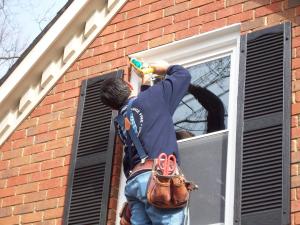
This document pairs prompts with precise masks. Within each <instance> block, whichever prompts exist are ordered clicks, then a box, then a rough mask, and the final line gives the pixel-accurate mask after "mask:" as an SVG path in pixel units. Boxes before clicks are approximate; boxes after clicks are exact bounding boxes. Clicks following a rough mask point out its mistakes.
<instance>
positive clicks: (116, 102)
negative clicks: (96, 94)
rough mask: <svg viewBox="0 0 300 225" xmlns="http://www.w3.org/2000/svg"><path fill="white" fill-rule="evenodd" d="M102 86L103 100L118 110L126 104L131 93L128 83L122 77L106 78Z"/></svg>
mask: <svg viewBox="0 0 300 225" xmlns="http://www.w3.org/2000/svg"><path fill="white" fill-rule="evenodd" d="M101 87H102V88H101V89H102V92H101V101H102V102H103V104H105V105H107V106H109V107H111V108H112V109H116V110H119V109H120V108H121V107H122V106H123V105H124V103H125V101H126V100H127V99H128V97H129V96H130V93H131V90H130V88H129V87H128V84H127V83H126V82H125V81H123V80H122V79H120V78H109V79H107V80H104V81H103V83H102V85H101Z"/></svg>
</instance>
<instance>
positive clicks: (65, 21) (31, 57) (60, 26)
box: [0, 0, 89, 103]
mask: <svg viewBox="0 0 300 225" xmlns="http://www.w3.org/2000/svg"><path fill="white" fill-rule="evenodd" d="M88 2H89V1H87V0H81V1H73V2H72V4H71V5H70V6H69V7H68V8H67V9H66V11H65V12H64V13H63V14H62V15H61V16H60V17H59V18H58V20H57V21H56V22H55V23H54V24H53V25H52V27H51V28H50V29H49V30H48V31H47V33H46V34H45V35H44V36H43V37H42V38H41V40H40V41H39V42H38V43H37V44H36V46H34V48H33V49H32V50H31V51H30V52H29V54H28V55H27V56H26V57H25V58H24V59H23V60H22V62H21V63H20V64H19V65H18V67H17V68H16V69H15V70H14V71H13V72H12V74H11V75H10V76H9V77H8V78H7V79H6V81H5V82H4V83H3V84H2V85H1V87H0V103H1V102H2V101H3V100H4V99H5V98H6V97H7V96H8V95H9V94H11V93H12V92H13V89H14V87H15V86H16V84H17V83H19V82H20V81H21V80H22V79H23V78H24V76H25V75H26V74H28V71H29V70H30V69H31V68H32V66H33V65H34V64H35V63H36V61H37V60H38V59H39V58H40V57H41V56H42V55H43V54H45V52H46V51H47V49H48V48H49V47H50V46H51V44H52V43H54V42H55V41H56V39H57V37H58V36H59V34H61V33H62V31H63V30H64V29H65V28H66V27H68V25H69V24H70V23H71V21H72V19H73V18H74V17H75V16H76V15H77V14H78V13H79V12H80V10H81V9H82V8H83V7H84V6H85V5H86V4H87V3H88Z"/></svg>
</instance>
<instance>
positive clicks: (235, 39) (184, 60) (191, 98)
mask: <svg viewBox="0 0 300 225" xmlns="http://www.w3.org/2000/svg"><path fill="white" fill-rule="evenodd" d="M219 37H222V38H219ZM238 46H239V25H234V26H231V27H228V28H226V29H221V30H218V31H214V32H209V33H207V34H203V35H199V36H197V37H192V38H188V39H185V40H183V41H178V42H175V43H172V44H170V45H165V46H162V47H158V48H155V49H151V50H149V51H146V52H142V53H138V54H136V55H134V56H133V57H137V58H143V59H144V60H145V61H147V62H151V61H156V60H160V59H163V60H166V61H168V62H169V63H170V64H180V65H183V66H184V67H186V68H188V70H189V71H190V73H191V75H192V82H191V84H192V85H193V86H192V88H194V89H192V90H190V91H191V92H192V94H188V95H186V96H185V97H184V99H183V101H182V102H181V103H180V105H179V106H178V108H177V110H176V112H175V113H174V117H173V121H174V126H175V129H176V130H177V131H178V133H181V134H182V133H185V134H188V136H187V135H185V137H184V138H180V139H183V140H179V141H178V144H179V148H180V152H181V159H182V162H183V163H182V164H183V165H188V164H189V165H192V164H191V161H190V157H191V158H194V159H195V158H199V159H198V160H196V161H193V163H196V164H197V165H196V167H190V168H188V167H187V168H183V169H184V172H185V174H186V176H187V177H188V178H190V179H192V180H195V181H196V182H197V183H198V184H199V185H200V187H201V188H200V191H196V192H194V193H193V194H192V196H193V197H192V199H195V200H193V201H192V202H191V204H192V205H193V204H196V202H197V200H199V199H201V202H200V201H198V202H199V203H200V204H201V206H200V208H201V210H198V211H194V212H193V211H191V212H190V213H191V221H190V224H205V225H208V224H223V223H224V220H225V209H226V204H228V205H230V204H232V205H233V196H227V197H226V194H228V193H229V195H232V194H230V192H228V193H226V189H227V190H229V189H231V191H233V187H234V184H233V182H234V178H233V176H234V168H231V166H233V165H232V164H229V168H228V166H227V163H226V162H227V160H228V159H227V158H228V151H227V149H228V147H227V146H228V144H231V145H232V140H231V141H230V140H228V130H229V129H232V128H233V127H234V126H233V125H230V124H231V123H234V119H233V118H234V117H235V116H234V114H235V110H234V108H235V106H236V104H235V103H234V102H233V103H232V104H231V103H230V104H229V102H231V101H235V100H234V99H236V90H237V87H236V85H237V82H234V80H235V79H234V78H235V77H236V76H237V70H238V67H237V65H238V62H237V61H236V60H237V59H238V55H236V54H238ZM232 65H233V66H232ZM133 80H135V81H136V85H137V86H138V82H137V79H136V78H135V77H132V81H133ZM198 86H200V87H201V88H202V90H200V91H202V92H203V91H204V94H206V95H209V96H211V97H212V98H213V99H214V103H215V106H216V105H218V106H219V110H218V112H213V111H212V110H211V107H210V105H207V104H204V105H205V107H204V106H203V102H202V104H200V103H199V96H198V95H199V94H200V95H202V94H203V93H202V92H201V93H199V90H198V89H199V87H198ZM203 88H204V90H203ZM190 89H191V88H190ZM229 90H230V91H229ZM195 96H196V97H195ZM197 99H198V100H197ZM231 99H232V100H231ZM213 108H215V107H213ZM229 112H231V114H232V115H231V116H230V115H229ZM208 115H209V121H210V123H208V120H207V116H208ZM216 117H219V118H220V119H219V121H220V123H219V124H215V123H214V121H215V119H213V120H210V119H211V118H216ZM211 121H213V123H214V124H212V123H211ZM183 131H184V132H183ZM208 133H209V134H208ZM232 133H234V131H233V132H232ZM231 139H234V137H231ZM216 143H217V144H216ZM199 145H203V146H204V145H205V147H204V148H203V151H202V152H200V151H197V149H195V147H193V146H199ZM212 148H213V149H212ZM186 149H188V150H186ZM205 149H206V150H205ZM230 149H231V151H233V152H234V148H233V147H231V148H230ZM208 150H210V151H208ZM188 151H189V154H185V153H187V152H188ZM231 151H230V154H232V152H231ZM199 154H200V155H199ZM204 155H205V157H204ZM185 156H186V157H185ZM212 156H213V157H212ZM216 156H217V157H216ZM231 157H233V158H234V155H231ZM229 158H230V157H229ZM201 160H203V161H206V164H203V163H201ZM209 160H210V161H209ZM185 161H186V162H185ZM208 164H210V167H209V168H210V169H209V170H210V171H208V167H207V166H208ZM213 166H217V167H214V168H216V169H215V170H214V171H213V172H214V173H211V168H212V167H213ZM195 168H196V170H197V171H199V173H197V174H203V176H202V177H197V176H195V173H193V172H192V170H193V171H195ZM228 170H230V171H231V172H230V174H231V176H232V177H230V176H229V177H226V173H227V171H228ZM200 171H203V172H205V171H206V173H200ZM203 180H205V182H206V181H208V180H210V183H207V184H208V185H207V186H206V187H205V188H204V185H203V184H204V183H205V182H203ZM124 185H125V178H124V177H123V178H122V179H121V185H120V190H121V191H120V193H119V205H118V208H120V207H121V205H122V203H121V202H122V201H125V198H124V196H123V195H124V192H123V191H122V190H124ZM209 185H210V187H209ZM227 186H228V187H227ZM204 190H206V191H204ZM196 196H197V197H196ZM225 197H226V199H227V200H226V202H225ZM203 199H205V202H203V201H202V200H203ZM207 202H209V203H210V204H211V205H210V207H214V209H213V210H215V212H213V210H211V208H210V209H208V210H204V211H203V209H205V208H206V209H207V208H208V207H207V206H206V203H207ZM198 207H199V205H195V206H192V207H191V208H198ZM232 208H233V207H231V210H230V211H229V212H230V213H231V214H233V212H232ZM199 211H201V212H200V213H199ZM208 211H210V213H207V212H208ZM198 216H199V217H200V216H202V218H201V220H199V217H198ZM231 216H232V215H231ZM195 221H197V223H195ZM199 221H200V223H199ZM117 223H118V219H117Z"/></svg>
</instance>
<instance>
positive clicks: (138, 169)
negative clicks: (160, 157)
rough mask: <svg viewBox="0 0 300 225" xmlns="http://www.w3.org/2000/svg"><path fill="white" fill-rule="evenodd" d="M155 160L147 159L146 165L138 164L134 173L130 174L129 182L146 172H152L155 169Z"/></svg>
mask: <svg viewBox="0 0 300 225" xmlns="http://www.w3.org/2000/svg"><path fill="white" fill-rule="evenodd" d="M153 164H154V160H153V159H146V161H145V162H144V163H138V164H137V165H136V166H135V167H134V168H133V170H132V171H130V172H129V177H128V178H127V180H130V179H132V178H133V177H135V176H136V175H138V174H140V173H142V172H146V171H151V170H152V168H153Z"/></svg>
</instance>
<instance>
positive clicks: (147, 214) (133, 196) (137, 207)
mask: <svg viewBox="0 0 300 225" xmlns="http://www.w3.org/2000/svg"><path fill="white" fill-rule="evenodd" d="M150 175H151V171H149V172H144V173H142V174H139V175H137V176H136V177H134V178H132V179H130V180H129V181H128V182H127V183H126V186H125V195H126V198H127V201H128V202H129V205H130V208H131V215H132V216H131V224H132V225H184V224H185V219H186V217H187V216H186V215H185V214H186V212H187V210H186V208H183V209H159V208H156V207H154V206H152V205H150V204H149V203H148V202H147V194H146V189H147V183H148V180H149V177H150Z"/></svg>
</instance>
